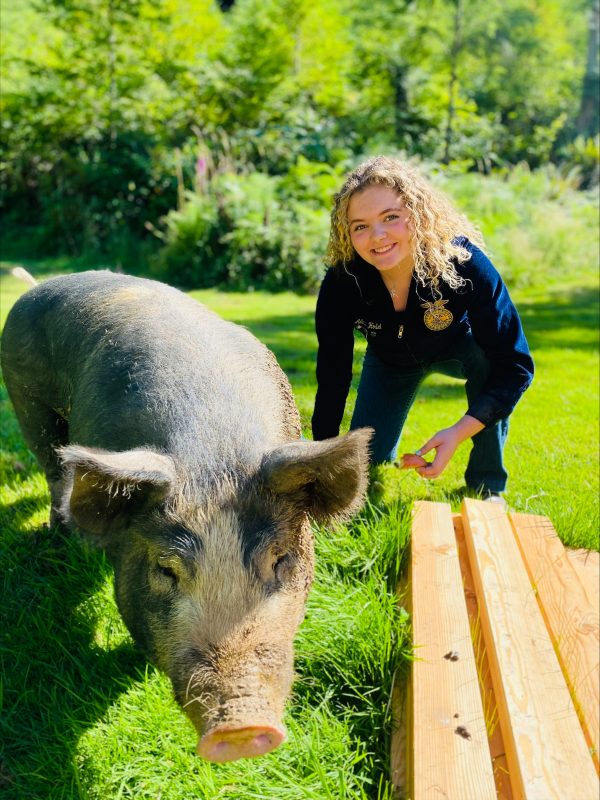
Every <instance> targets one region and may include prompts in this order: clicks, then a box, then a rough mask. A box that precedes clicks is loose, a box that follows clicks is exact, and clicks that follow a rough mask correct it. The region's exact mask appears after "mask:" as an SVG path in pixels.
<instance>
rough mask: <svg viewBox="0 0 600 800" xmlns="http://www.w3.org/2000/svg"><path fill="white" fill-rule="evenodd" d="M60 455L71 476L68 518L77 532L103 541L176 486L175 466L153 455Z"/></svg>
mask: <svg viewBox="0 0 600 800" xmlns="http://www.w3.org/2000/svg"><path fill="white" fill-rule="evenodd" d="M58 455H59V457H60V459H61V461H62V463H63V465H64V466H65V469H66V472H67V475H69V473H70V477H71V480H70V481H69V482H68V484H67V485H71V489H70V492H68V493H67V496H66V497H65V499H64V507H65V508H64V510H65V511H66V514H65V516H66V517H67V518H71V519H72V520H73V521H74V522H75V523H76V524H77V526H78V527H79V528H81V529H82V530H83V531H88V532H90V533H93V534H98V535H105V534H107V533H109V532H110V531H111V530H112V529H114V528H115V527H116V526H117V525H119V524H123V521H124V520H123V518H124V517H127V516H130V515H131V514H133V513H135V512H139V511H144V510H147V509H149V508H152V507H153V506H156V505H158V504H159V503H160V502H161V501H162V500H164V498H165V497H166V496H167V495H168V494H169V492H170V491H171V488H172V486H173V484H174V482H175V465H174V464H173V461H172V459H171V458H169V457H168V456H164V455H161V454H160V453H155V452H154V451H152V450H144V449H139V450H126V451H124V452H121V453H115V452H110V451H108V450H96V449H93V448H88V447H80V446H78V445H68V446H67V447H62V448H60V449H59V450H58Z"/></svg>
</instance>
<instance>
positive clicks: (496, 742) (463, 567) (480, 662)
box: [452, 514, 513, 800]
mask: <svg viewBox="0 0 600 800" xmlns="http://www.w3.org/2000/svg"><path fill="white" fill-rule="evenodd" d="M452 523H453V525H454V534H455V536H456V544H457V547H458V560H459V562H460V571H461V573H462V578H463V589H464V594H465V602H466V604H467V613H468V615H469V626H470V628H471V640H472V642H473V650H474V653H475V662H476V664H477V677H478V679H479V692H480V694H481V698H482V703H483V715H484V717H485V725H486V729H487V735H488V743H489V747H490V755H491V757H492V764H493V768H494V781H495V783H496V796H497V800H513V794H512V787H511V784H510V777H509V774H508V761H507V758H506V748H505V747H504V739H503V738H502V728H501V727H500V724H499V720H498V705H497V703H496V695H495V693H494V685H493V683H492V674H491V670H490V665H489V661H488V657H487V652H486V649H485V640H484V638H483V631H482V629H481V621H480V619H479V606H478V604H477V595H476V593H475V584H474V583H473V575H472V574H471V565H470V563H469V555H468V553H467V544H466V542H465V534H464V530H463V521H462V517H461V515H460V514H453V515H452Z"/></svg>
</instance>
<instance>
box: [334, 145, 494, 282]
mask: <svg viewBox="0 0 600 800" xmlns="http://www.w3.org/2000/svg"><path fill="white" fill-rule="evenodd" d="M374 184H375V185H380V186H389V187H390V188H391V189H395V190H396V191H397V192H398V194H399V195H400V196H401V198H402V201H403V203H404V206H405V207H406V210H407V211H408V215H409V221H410V224H411V228H412V241H411V244H412V250H413V258H414V272H415V276H416V278H417V280H418V281H419V283H421V284H422V285H423V286H430V287H431V288H432V289H433V290H436V289H437V288H438V285H439V281H440V278H441V279H442V280H443V281H444V282H445V283H446V284H448V285H449V286H450V287H452V288H453V289H456V288H458V287H459V286H464V284H465V283H466V281H465V279H464V278H462V277H461V276H460V275H459V274H458V272H457V271H456V267H455V262H456V261H458V262H463V261H468V260H469V259H470V258H471V254H470V253H469V251H468V250H467V249H466V248H465V247H464V246H463V245H462V244H460V243H459V242H458V241H457V237H461V236H466V237H467V238H468V239H469V240H470V241H471V242H473V244H476V245H478V246H479V247H483V237H482V235H481V233H480V231H479V230H478V229H477V228H476V227H475V226H474V225H473V223H472V222H469V220H468V219H467V218H466V217H465V216H464V214H461V213H460V212H459V211H457V209H456V208H455V207H454V206H453V205H452V203H451V202H450V200H449V199H448V198H447V197H446V196H445V195H444V194H442V193H441V192H439V191H437V190H436V189H434V188H433V186H431V184H430V183H429V182H428V181H427V180H426V179H425V178H424V177H423V176H422V175H421V174H420V173H419V172H418V171H417V170H416V169H414V167H411V166H410V165H409V164H406V163H404V162H402V161H399V160H398V159H395V158H389V157H388V156H375V157H373V158H369V159H367V161H364V162H363V163H362V164H360V165H359V166H358V167H357V168H356V169H354V170H353V171H352V172H351V173H350V174H349V175H348V177H347V178H346V180H345V182H344V185H343V186H342V188H341V190H340V191H339V192H338V193H337V194H336V195H334V206H333V209H332V211H331V229H330V233H329V244H328V246H327V256H326V259H325V260H326V263H327V264H328V265H329V266H332V267H336V268H341V269H344V268H345V267H346V265H347V264H349V263H350V262H351V261H352V259H353V258H354V256H355V250H354V248H353V246H352V242H351V240H350V230H349V226H348V203H349V202H350V198H351V197H352V195H353V194H355V193H356V192H360V191H362V190H363V189H366V188H367V187H368V186H372V185H374Z"/></svg>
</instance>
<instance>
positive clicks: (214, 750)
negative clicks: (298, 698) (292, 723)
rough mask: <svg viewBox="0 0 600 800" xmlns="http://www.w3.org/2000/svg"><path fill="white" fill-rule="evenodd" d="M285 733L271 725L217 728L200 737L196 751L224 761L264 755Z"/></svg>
mask: <svg viewBox="0 0 600 800" xmlns="http://www.w3.org/2000/svg"><path fill="white" fill-rule="evenodd" d="M284 739H285V733H284V732H283V731H282V730H280V729H279V728H274V727H271V726H264V727H263V726H258V725H256V726H250V727H247V728H217V729H215V730H213V731H211V732H210V733H207V734H206V735H205V736H203V737H202V739H200V741H199V742H198V747H197V748H196V751H197V753H198V755H199V756H202V758H205V759H206V760H207V761H213V762H215V763H218V764H220V763H223V762H225V761H237V759H238V758H254V757H255V756H264V755H265V754H266V753H270V752H271V750H275V748H276V747H279V745H280V744H281V743H282V742H283V741H284Z"/></svg>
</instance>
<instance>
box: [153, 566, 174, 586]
mask: <svg viewBox="0 0 600 800" xmlns="http://www.w3.org/2000/svg"><path fill="white" fill-rule="evenodd" d="M156 571H157V573H158V574H159V575H162V576H163V577H165V578H169V580H171V581H173V582H174V583H176V582H177V575H176V574H175V572H174V570H172V569H171V567H166V566H165V565H164V564H157V566H156Z"/></svg>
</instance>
